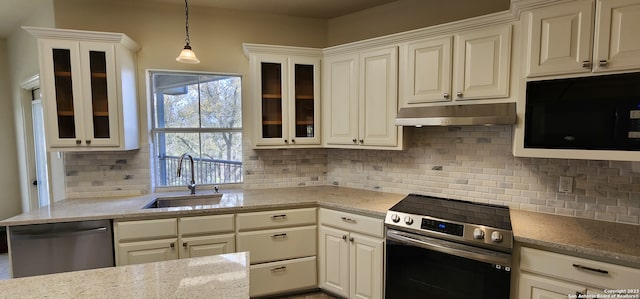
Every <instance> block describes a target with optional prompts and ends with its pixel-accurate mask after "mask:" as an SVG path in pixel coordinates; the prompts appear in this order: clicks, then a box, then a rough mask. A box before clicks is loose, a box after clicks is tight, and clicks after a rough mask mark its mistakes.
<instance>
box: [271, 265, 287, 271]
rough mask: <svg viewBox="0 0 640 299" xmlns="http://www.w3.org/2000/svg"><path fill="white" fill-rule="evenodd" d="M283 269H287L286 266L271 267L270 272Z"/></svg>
mask: <svg viewBox="0 0 640 299" xmlns="http://www.w3.org/2000/svg"><path fill="white" fill-rule="evenodd" d="M284 270H287V267H286V266H282V267H277V268H273V269H271V272H279V271H284Z"/></svg>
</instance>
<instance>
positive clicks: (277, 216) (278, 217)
mask: <svg viewBox="0 0 640 299" xmlns="http://www.w3.org/2000/svg"><path fill="white" fill-rule="evenodd" d="M286 218H287V214H280V215H273V216H271V220H281V219H286Z"/></svg>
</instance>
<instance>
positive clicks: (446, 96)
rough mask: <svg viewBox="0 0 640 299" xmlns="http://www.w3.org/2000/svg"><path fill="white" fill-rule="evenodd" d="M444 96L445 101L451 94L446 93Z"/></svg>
mask: <svg viewBox="0 0 640 299" xmlns="http://www.w3.org/2000/svg"><path fill="white" fill-rule="evenodd" d="M442 96H443V97H444V98H445V99H448V98H449V97H450V95H449V93H446V92H445V93H444V94H443V95H442Z"/></svg>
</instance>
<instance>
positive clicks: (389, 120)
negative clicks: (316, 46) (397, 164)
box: [322, 46, 403, 150]
mask: <svg viewBox="0 0 640 299" xmlns="http://www.w3.org/2000/svg"><path fill="white" fill-rule="evenodd" d="M322 82H323V124H324V130H323V131H324V138H323V140H324V141H323V143H324V146H325V147H339V148H368V149H398V150H401V149H402V148H403V141H402V127H396V125H395V117H396V114H397V112H398V87H397V85H398V83H397V82H398V48H397V47H395V46H394V47H384V48H378V49H371V50H367V51H362V52H359V53H348V54H339V55H331V56H327V57H326V58H325V60H324V61H323V79H322Z"/></svg>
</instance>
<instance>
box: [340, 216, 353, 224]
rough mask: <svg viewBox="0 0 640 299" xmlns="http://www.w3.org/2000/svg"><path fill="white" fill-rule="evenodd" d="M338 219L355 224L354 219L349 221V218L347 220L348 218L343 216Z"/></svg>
mask: <svg viewBox="0 0 640 299" xmlns="http://www.w3.org/2000/svg"><path fill="white" fill-rule="evenodd" d="M340 219H342V221H344V222H349V223H356V220H355V219H351V218H348V217H344V216H343V217H340Z"/></svg>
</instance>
